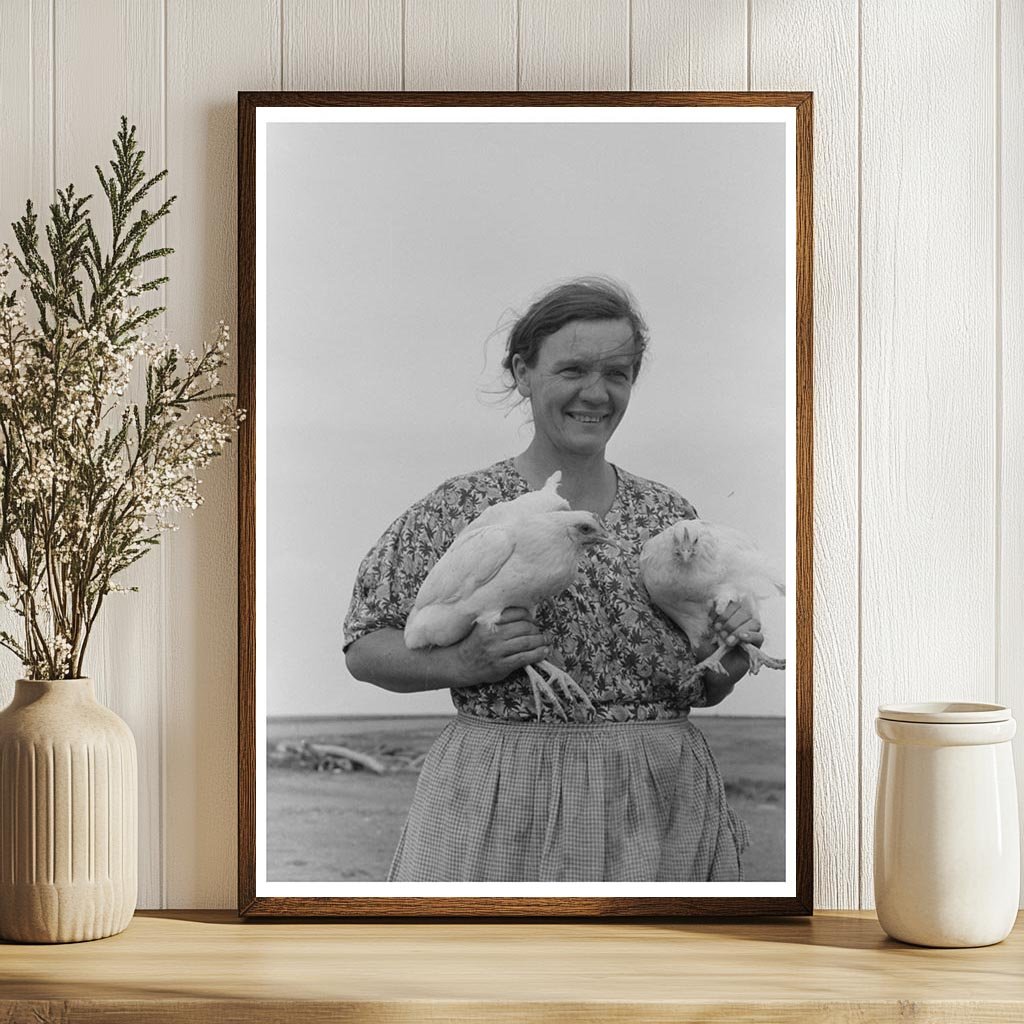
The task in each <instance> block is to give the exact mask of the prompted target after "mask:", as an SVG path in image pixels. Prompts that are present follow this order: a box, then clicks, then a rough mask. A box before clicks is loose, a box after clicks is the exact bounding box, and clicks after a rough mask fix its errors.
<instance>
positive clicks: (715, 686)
mask: <svg viewBox="0 0 1024 1024" xmlns="http://www.w3.org/2000/svg"><path fill="white" fill-rule="evenodd" d="M723 643H724V644H725V645H726V646H727V647H728V648H729V650H727V651H726V652H725V654H723V655H722V662H721V664H722V668H724V669H725V672H715V670H714V669H710V670H709V671H707V672H705V674H704V680H705V686H706V689H707V704H708V707H712V706H714V705H715V704H719V703H721V702H722V701H723V700H725V698H726V697H728V696H729V694H730V693H731V692H732V688H733V687H734V686H735V685H736V683H737V682H739V680H740V679H742V678H743V677H744V676H745V675H746V674H747V671H748V669H749V668H750V659H749V658H748V657H747V652H746V651H744V650H743V648H742V647H740V648H739V649H738V650H737V649H736V648H737V647H738V645H739V644H741V643H748V644H753V645H754V646H755V647H760V646H761V645H762V644H763V643H764V634H763V633H762V632H761V621H760V619H758V618H757V617H756V616H754V615H753V614H752V613H751V611H750V609H749V608H747V607H746V606H745V605H743V604H741V603H740V602H739V601H730V602H729V604H728V605H727V606H726V607H725V609H724V610H723V611H722V612H721V613H717V612H715V611H714V610H712V612H711V631H710V638H709V639H708V640H707V641H705V642H704V643H702V644H700V645H699V646H698V647H696V648H694V651H693V656H694V658H695V659H696V660H697V661H698V662H700V661H703V660H704V659H705V658H707V657H710V656H711V655H712V654H714V653H715V651H717V650H718V648H719V647H720V646H721V645H722V644H723Z"/></svg>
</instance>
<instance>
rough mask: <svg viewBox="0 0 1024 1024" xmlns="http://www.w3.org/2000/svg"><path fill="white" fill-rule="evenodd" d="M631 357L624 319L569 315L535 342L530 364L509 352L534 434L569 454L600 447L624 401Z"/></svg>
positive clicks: (631, 341) (629, 330)
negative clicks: (568, 319) (530, 411)
mask: <svg viewBox="0 0 1024 1024" xmlns="http://www.w3.org/2000/svg"><path fill="white" fill-rule="evenodd" d="M635 359H636V343H635V341H634V339H633V329H632V327H631V326H630V323H629V321H628V320H573V321H571V322H570V323H567V324H565V326H563V327H561V328H559V329H558V330H557V331H555V333H554V334H549V335H548V337H547V338H545V339H544V341H543V342H541V346H540V351H539V352H538V353H537V360H536V364H535V365H534V366H532V367H531V366H527V365H526V363H525V361H524V360H523V358H522V357H521V356H515V357H514V358H513V362H512V369H513V372H514V373H515V377H516V386H517V388H518V391H519V393H520V394H521V395H524V396H526V397H527V398H529V400H530V405H531V406H532V408H533V424H534V429H535V430H536V432H537V435H538V438H542V439H543V440H545V441H547V442H548V443H549V444H550V445H551V446H553V447H554V448H555V449H556V450H558V451H562V452H566V453H569V454H573V455H595V454H600V453H602V452H603V451H604V448H605V445H607V443H608V440H609V438H610V437H611V436H612V434H614V433H615V428H616V427H617V426H618V425H619V421H620V420H621V419H622V416H623V414H624V413H625V411H626V406H628V405H629V395H630V391H631V390H632V387H633V363H634V361H635Z"/></svg>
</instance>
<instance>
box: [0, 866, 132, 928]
mask: <svg viewBox="0 0 1024 1024" xmlns="http://www.w3.org/2000/svg"><path fill="white" fill-rule="evenodd" d="M135 895H136V894H135V893H134V892H123V891H121V892H119V891H118V890H117V889H116V888H115V886H114V885H113V883H112V882H111V881H109V880H107V881H105V882H95V883H78V884H75V885H49V884H46V883H43V884H41V885H31V884H29V885H10V884H8V885H5V884H3V883H0V938H2V939H6V940H7V941H8V942H39V943H44V942H88V941H89V940H91V939H103V938H106V937H107V936H108V935H116V934H117V933H118V932H123V931H124V930H125V928H127V927H128V925H129V924H130V923H131V919H132V912H133V910H134V909H135Z"/></svg>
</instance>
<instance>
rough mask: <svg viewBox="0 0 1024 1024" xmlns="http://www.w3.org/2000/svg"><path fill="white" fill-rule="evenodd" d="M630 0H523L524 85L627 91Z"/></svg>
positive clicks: (521, 74)
mask: <svg viewBox="0 0 1024 1024" xmlns="http://www.w3.org/2000/svg"><path fill="white" fill-rule="evenodd" d="M629 87H630V86H629V4H628V2H627V0H519V88H520V89H586V90H600V89H628V88H629Z"/></svg>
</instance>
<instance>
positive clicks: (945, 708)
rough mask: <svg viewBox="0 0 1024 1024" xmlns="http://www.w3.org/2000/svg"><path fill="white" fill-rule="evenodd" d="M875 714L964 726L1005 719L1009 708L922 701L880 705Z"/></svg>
mask: <svg viewBox="0 0 1024 1024" xmlns="http://www.w3.org/2000/svg"><path fill="white" fill-rule="evenodd" d="M878 717H879V718H884V719H886V720H887V721H890V722H926V723H928V722H930V723H933V724H935V725H961V724H963V725H967V724H970V723H972V722H977V723H983V722H1008V721H1009V720H1010V709H1009V708H1008V707H1006V705H1004V704H977V703H970V702H968V701H928V702H925V703H923V704H882V705H881V706H880V707H879V709H878Z"/></svg>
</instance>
